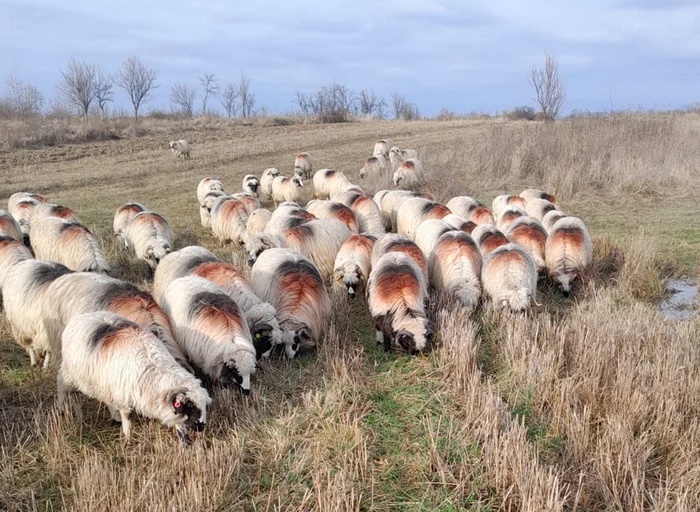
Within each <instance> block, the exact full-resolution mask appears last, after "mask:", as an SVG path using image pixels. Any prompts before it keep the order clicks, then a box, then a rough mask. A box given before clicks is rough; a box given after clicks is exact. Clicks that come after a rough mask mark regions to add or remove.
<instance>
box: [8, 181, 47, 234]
mask: <svg viewBox="0 0 700 512" xmlns="http://www.w3.org/2000/svg"><path fill="white" fill-rule="evenodd" d="M45 202H46V199H44V198H43V196H40V195H39V194H32V193H30V192H16V193H14V194H12V195H11V196H10V198H9V199H8V200H7V211H8V213H9V214H10V215H12V216H13V217H14V218H15V220H16V221H17V224H19V227H20V229H21V230H22V235H23V236H24V239H25V243H27V242H28V241H29V215H30V214H31V212H32V209H34V207H35V206H37V205H39V204H42V203H45Z"/></svg>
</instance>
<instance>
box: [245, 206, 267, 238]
mask: <svg viewBox="0 0 700 512" xmlns="http://www.w3.org/2000/svg"><path fill="white" fill-rule="evenodd" d="M271 218H272V212H271V211H270V210H268V209H266V208H258V209H257V210H253V211H252V212H251V213H250V215H249V216H248V222H247V223H246V228H245V236H244V237H243V242H245V241H246V240H247V239H248V237H250V236H252V235H254V234H256V233H262V232H263V231H265V228H266V227H267V224H268V223H269V222H270V219H271Z"/></svg>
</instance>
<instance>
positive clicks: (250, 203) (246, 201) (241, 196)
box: [231, 192, 262, 213]
mask: <svg viewBox="0 0 700 512" xmlns="http://www.w3.org/2000/svg"><path fill="white" fill-rule="evenodd" d="M231 197H233V198H234V199H238V200H239V201H240V202H241V203H243V205H244V206H245V209H246V211H247V212H248V213H251V212H253V211H255V210H257V209H258V208H262V203H261V202H260V200H259V199H258V198H257V197H255V196H253V195H251V194H249V193H247V192H236V193H235V194H231Z"/></svg>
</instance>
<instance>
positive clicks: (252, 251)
mask: <svg viewBox="0 0 700 512" xmlns="http://www.w3.org/2000/svg"><path fill="white" fill-rule="evenodd" d="M243 248H244V251H245V253H246V255H247V258H248V265H249V266H251V267H252V266H253V264H254V263H255V262H256V261H257V259H258V257H259V256H260V255H261V254H262V253H263V252H265V251H267V250H268V249H273V248H285V249H286V248H288V245H287V241H286V240H285V239H284V237H283V236H282V235H281V234H272V233H268V232H262V233H256V234H254V235H251V236H249V237H247V239H246V241H245V244H244V247H243Z"/></svg>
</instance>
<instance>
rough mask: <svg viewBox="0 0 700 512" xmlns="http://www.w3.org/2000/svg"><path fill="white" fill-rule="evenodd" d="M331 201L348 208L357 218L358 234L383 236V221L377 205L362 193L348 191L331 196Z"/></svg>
mask: <svg viewBox="0 0 700 512" xmlns="http://www.w3.org/2000/svg"><path fill="white" fill-rule="evenodd" d="M333 201H336V202H338V203H341V204H344V205H345V206H347V207H348V208H350V209H351V210H352V211H353V213H354V214H355V217H356V218H357V229H358V230H359V232H360V233H367V234H371V235H383V234H384V232H385V230H384V221H383V220H382V212H381V211H379V207H378V206H377V203H375V202H374V199H372V198H371V197H370V196H368V195H367V194H365V193H364V192H362V191H354V190H349V191H347V192H342V193H340V194H337V195H335V196H333Z"/></svg>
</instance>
